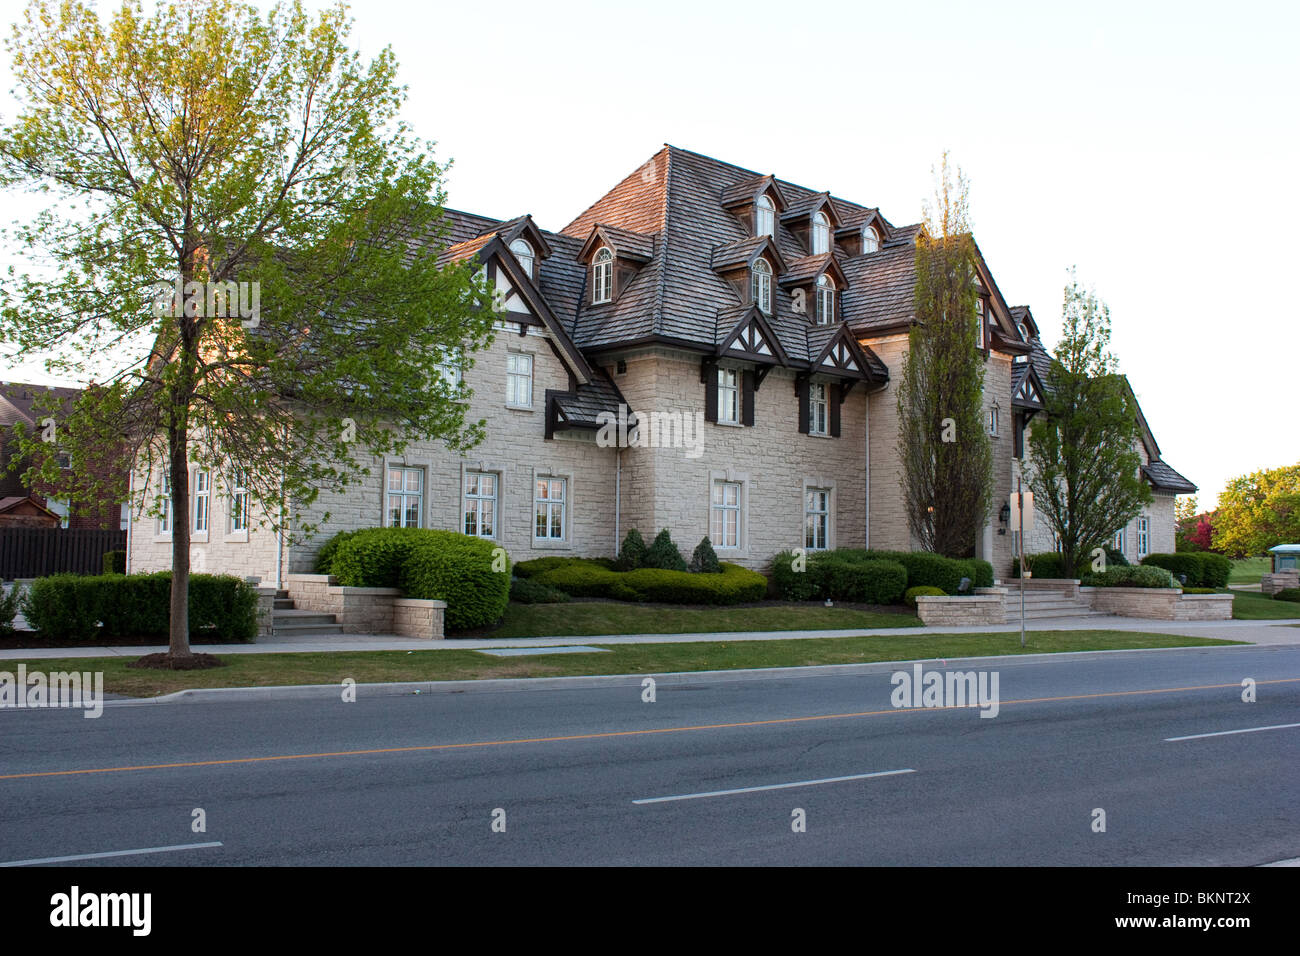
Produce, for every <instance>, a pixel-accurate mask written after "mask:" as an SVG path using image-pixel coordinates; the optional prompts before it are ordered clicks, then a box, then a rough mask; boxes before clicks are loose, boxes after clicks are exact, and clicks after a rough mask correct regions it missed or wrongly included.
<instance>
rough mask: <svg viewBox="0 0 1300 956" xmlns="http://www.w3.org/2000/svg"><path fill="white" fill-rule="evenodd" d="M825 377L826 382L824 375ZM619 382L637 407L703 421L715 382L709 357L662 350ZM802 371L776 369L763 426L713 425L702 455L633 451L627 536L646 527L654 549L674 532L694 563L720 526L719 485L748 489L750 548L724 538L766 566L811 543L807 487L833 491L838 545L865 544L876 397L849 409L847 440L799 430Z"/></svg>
mask: <svg viewBox="0 0 1300 956" xmlns="http://www.w3.org/2000/svg"><path fill="white" fill-rule="evenodd" d="M814 380H816V379H814ZM616 381H617V383H618V385H619V387H620V389H621V390H623V393H624V396H625V397H626V398H627V399H628V402H629V404H630V405H631V406H632V408H633V410H634V411H637V412H641V411H651V412H653V411H660V412H675V413H681V414H684V415H686V416H690V418H691V420H692V421H695V420H697V419H696V418H695V416H697V415H698V416H703V413H704V401H705V388H706V385H705V384H704V383H702V382H701V381H700V358H699V357H698V356H691V355H687V354H685V353H672V352H668V351H657V352H655V353H652V354H649V355H643V356H637V357H630V358H628V360H627V373H626V374H625V375H620V376H617V377H616ZM794 386H795V375H794V373H793V372H792V371H790V370H787V369H774V370H773V371H772V372H771V373H770V374H769V375H768V376H767V377H766V378H765V379H764V380H763V382H762V384H761V385H760V386H759V388H758V391H757V392H756V393H755V395H754V425H753V426H749V427H746V426H740V425H726V424H715V423H709V422H705V423H704V425H703V442H702V453H701V454H700V455H698V457H692V454H691V449H689V448H683V447H657V448H631V449H627V450H626V451H624V453H623V481H622V489H623V494H622V512H621V521H620V526H621V531H622V533H623V534H626V533H627V531H628V529H630V528H632V527H636V528H637V529H638V530H639V531H640V532H641V534H642V536H643V537H644V538H645V539H646V542H647V543H649V542H650V540H651V539H652V538H653V537H654V535H655V534H657V533H658V532H659V531H660V530H661V529H663V528H668V529H669V531H670V533H671V534H672V537H673V540H674V542H676V544H677V546H678V548H679V549H680V550H681V552H682V554H683V556H684V557H687V558H689V556H690V554H691V552H692V551H693V550H694V548H695V546H696V545H697V544H698V543H699V541H700V539H701V538H703V537H704V536H705V535H706V534H710V535H711V530H710V507H711V505H710V496H711V493H712V482H713V480H715V479H722V480H728V481H738V482H740V483H741V484H742V497H741V535H740V547H739V548H737V549H734V550H733V549H725V548H722V547H719V542H717V541H714V542H713V544H714V547H715V548H716V549H717V553H718V557H719V558H720V559H722V560H724V561H734V562H736V563H737V564H742V565H745V566H747V567H753V568H759V569H761V568H765V567H766V566H767V565H768V563H769V562H770V560H771V557H772V555H773V554H775V553H776V552H778V551H782V550H785V549H786V548H796V547H802V546H803V544H804V516H805V512H804V501H805V499H804V496H805V490H806V489H807V488H813V487H816V488H829V489H831V492H832V501H831V519H830V539H831V540H830V541H829V542H828V544H829V546H830V547H856V548H860V547H863V546H864V543H865V537H866V535H865V528H866V515H865V511H864V501H865V475H864V473H863V460H864V457H865V421H864V418H863V412H864V408H865V405H866V401H867V398H866V394H865V391H864V389H863V388H862V386H861V385H860V384H859V385H858V386H857V387H855V388H854V390H853V391H852V392H851V393H850V394H849V395H848V397H847V398H846V399H845V401H844V403H843V404H842V405H841V406H840V437H838V438H830V437H825V438H823V437H818V436H814V435H804V434H801V433H800V432H799V406H798V400H797V398H796V395H795V390H794Z"/></svg>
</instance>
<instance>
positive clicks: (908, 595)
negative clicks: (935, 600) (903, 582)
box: [903, 584, 943, 608]
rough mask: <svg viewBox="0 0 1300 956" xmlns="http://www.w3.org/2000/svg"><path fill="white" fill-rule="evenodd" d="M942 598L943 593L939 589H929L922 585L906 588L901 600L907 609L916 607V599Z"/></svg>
mask: <svg viewBox="0 0 1300 956" xmlns="http://www.w3.org/2000/svg"><path fill="white" fill-rule="evenodd" d="M927 595H929V596H932V597H943V591H941V590H940V589H939V588H936V587H931V586H930V585H928V584H922V585H921V586H920V587H915V588H908V589H907V591H906V592H904V594H903V600H904V601H905V602H906V604H907V606H908V607H911V608H914V607H916V599H917V598H919V597H925V596H927Z"/></svg>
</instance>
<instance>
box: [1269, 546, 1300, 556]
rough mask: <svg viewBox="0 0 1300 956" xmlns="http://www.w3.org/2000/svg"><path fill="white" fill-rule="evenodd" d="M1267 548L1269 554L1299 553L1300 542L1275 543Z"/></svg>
mask: <svg viewBox="0 0 1300 956" xmlns="http://www.w3.org/2000/svg"><path fill="white" fill-rule="evenodd" d="M1268 550H1269V552H1270V553H1271V554H1300V544H1275V545H1273V547H1271V548H1269V549H1268Z"/></svg>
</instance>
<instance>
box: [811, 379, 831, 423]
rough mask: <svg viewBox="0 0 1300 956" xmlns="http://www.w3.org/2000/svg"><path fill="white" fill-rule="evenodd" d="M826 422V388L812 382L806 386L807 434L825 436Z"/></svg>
mask: <svg viewBox="0 0 1300 956" xmlns="http://www.w3.org/2000/svg"><path fill="white" fill-rule="evenodd" d="M826 421H827V405H826V386H825V385H823V384H822V383H820V382H813V383H811V384H810V385H809V386H808V434H810V435H825V434H826Z"/></svg>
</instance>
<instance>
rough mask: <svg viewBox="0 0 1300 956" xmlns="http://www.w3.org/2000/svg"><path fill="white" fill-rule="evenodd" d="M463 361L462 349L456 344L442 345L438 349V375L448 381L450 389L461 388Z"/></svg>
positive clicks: (456, 389)
mask: <svg viewBox="0 0 1300 956" xmlns="http://www.w3.org/2000/svg"><path fill="white" fill-rule="evenodd" d="M462 367H463V362H462V360H461V351H460V349H459V348H457V347H455V346H442V347H440V348H439V349H438V377H439V378H441V379H442V380H443V382H445V383H446V385H447V388H448V390H450V391H452V392H456V391H458V390H459V389H460V383H461V373H462Z"/></svg>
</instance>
